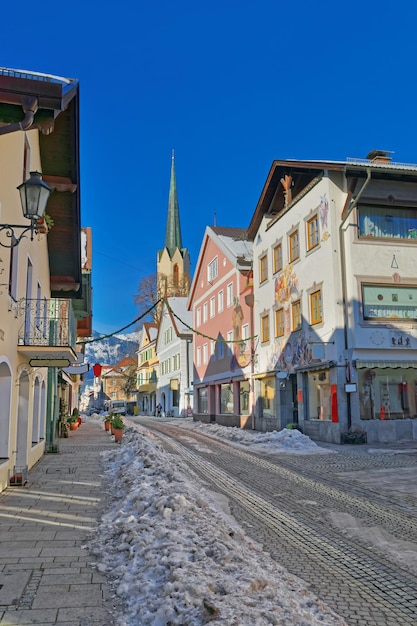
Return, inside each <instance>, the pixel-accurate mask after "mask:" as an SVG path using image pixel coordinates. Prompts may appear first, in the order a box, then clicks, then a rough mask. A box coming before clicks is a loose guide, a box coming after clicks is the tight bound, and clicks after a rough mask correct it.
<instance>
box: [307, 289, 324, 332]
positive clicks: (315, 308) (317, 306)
mask: <svg viewBox="0 0 417 626" xmlns="http://www.w3.org/2000/svg"><path fill="white" fill-rule="evenodd" d="M322 322H323V292H322V290H321V288H319V289H315V290H314V291H312V292H311V293H310V324H311V325H312V326H314V325H316V324H321V323H322Z"/></svg>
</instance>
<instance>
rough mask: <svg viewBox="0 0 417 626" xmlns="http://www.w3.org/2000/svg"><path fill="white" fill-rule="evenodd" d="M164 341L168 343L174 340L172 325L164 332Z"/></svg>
mask: <svg viewBox="0 0 417 626" xmlns="http://www.w3.org/2000/svg"><path fill="white" fill-rule="evenodd" d="M164 341H165V343H166V344H167V343H170V342H171V341H172V326H170V327H169V328H167V329H166V331H165V333H164Z"/></svg>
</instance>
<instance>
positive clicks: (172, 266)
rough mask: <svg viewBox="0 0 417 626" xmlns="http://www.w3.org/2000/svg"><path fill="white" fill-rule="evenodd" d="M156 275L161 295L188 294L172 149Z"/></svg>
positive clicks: (186, 256)
mask: <svg viewBox="0 0 417 626" xmlns="http://www.w3.org/2000/svg"><path fill="white" fill-rule="evenodd" d="M157 276H158V291H159V293H160V295H161V296H165V297H167V298H168V297H171V296H188V292H189V290H190V255H189V253H188V250H187V248H183V247H182V238H181V226H180V214H179V209H178V196H177V180H176V176H175V159H174V151H172V159H171V180H170V184H169V197H168V216H167V223H166V232H165V246H164V249H163V250H158V258H157Z"/></svg>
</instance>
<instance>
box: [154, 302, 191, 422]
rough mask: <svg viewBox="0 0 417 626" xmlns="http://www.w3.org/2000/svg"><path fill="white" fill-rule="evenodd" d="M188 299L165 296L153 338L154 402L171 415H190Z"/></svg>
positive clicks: (164, 412)
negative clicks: (156, 372) (156, 369)
mask: <svg viewBox="0 0 417 626" xmlns="http://www.w3.org/2000/svg"><path fill="white" fill-rule="evenodd" d="M187 301H188V299H187V298H181V297H178V298H176V297H173V298H167V299H166V301H165V302H164V304H163V307H162V310H161V318H160V322H159V328H158V337H157V340H156V352H157V355H158V361H159V375H158V390H157V404H160V405H161V407H162V408H161V412H162V413H163V414H165V415H172V417H186V416H187V415H192V409H193V391H192V380H193V349H192V342H193V333H192V330H191V329H190V328H191V324H192V315H191V312H190V311H188V310H187Z"/></svg>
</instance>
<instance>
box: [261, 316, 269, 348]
mask: <svg viewBox="0 0 417 626" xmlns="http://www.w3.org/2000/svg"><path fill="white" fill-rule="evenodd" d="M261 341H269V314H267V315H263V316H262V317H261Z"/></svg>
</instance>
